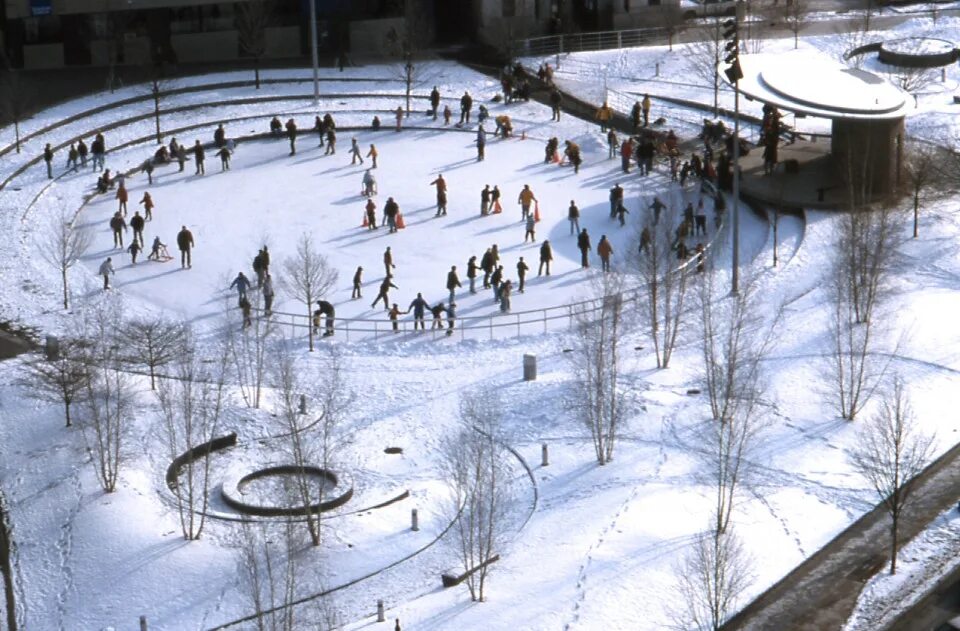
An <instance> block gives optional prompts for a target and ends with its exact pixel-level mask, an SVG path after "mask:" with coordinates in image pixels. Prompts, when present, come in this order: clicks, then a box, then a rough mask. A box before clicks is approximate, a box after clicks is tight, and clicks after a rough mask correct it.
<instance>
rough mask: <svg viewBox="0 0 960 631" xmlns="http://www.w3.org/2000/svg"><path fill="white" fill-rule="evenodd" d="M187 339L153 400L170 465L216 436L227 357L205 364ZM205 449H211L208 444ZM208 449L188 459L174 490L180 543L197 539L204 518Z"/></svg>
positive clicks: (208, 469)
mask: <svg viewBox="0 0 960 631" xmlns="http://www.w3.org/2000/svg"><path fill="white" fill-rule="evenodd" d="M191 337H192V336H191V335H190V334H189V333H188V334H187V335H185V341H184V343H183V345H182V351H181V352H180V354H179V355H178V357H177V358H176V361H175V363H174V374H173V375H171V376H170V377H168V378H166V379H163V380H161V382H160V390H159V391H158V392H157V397H158V398H159V400H160V410H161V413H162V414H161V417H162V422H163V434H164V437H165V439H166V444H167V449H168V453H169V457H170V459H171V460H174V459H176V458H177V457H179V456H181V455H182V454H187V453H188V452H191V451H192V450H194V449H195V448H197V447H200V446H201V445H204V444H207V443H209V442H210V441H211V440H213V439H214V438H215V437H216V434H217V431H218V430H219V427H220V417H221V414H222V412H223V406H224V397H225V383H224V376H225V372H226V357H225V356H224V355H223V354H222V353H221V354H220V356H219V357H217V358H214V359H213V360H212V361H210V362H208V361H207V360H205V359H204V358H203V357H201V356H200V355H199V354H198V353H197V350H196V347H195V345H194V343H193V342H192V341H191ZM208 447H209V445H208ZM209 482H210V450H209V448H208V449H207V450H206V451H205V452H204V453H202V454H200V455H199V456H198V457H192V456H191V457H188V458H187V459H186V462H184V463H183V466H182V467H181V469H180V476H179V477H178V478H177V481H176V486H175V487H174V489H173V492H174V496H175V497H176V499H177V512H178V513H179V516H180V528H181V530H182V532H183V537H184V539H187V540H195V539H199V538H200V534H201V533H202V532H203V526H204V521H205V519H206V511H207V505H208V502H209V490H210V483H209Z"/></svg>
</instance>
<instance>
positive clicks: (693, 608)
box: [673, 530, 753, 631]
mask: <svg viewBox="0 0 960 631" xmlns="http://www.w3.org/2000/svg"><path fill="white" fill-rule="evenodd" d="M750 565H751V564H750V559H749V556H748V554H747V551H746V550H745V549H744V547H743V543H742V542H741V541H740V538H739V537H738V536H737V535H736V533H735V532H733V530H728V531H727V532H725V533H722V534H721V533H717V532H715V531H713V530H708V531H706V532H702V533H700V534H699V535H697V537H696V539H695V540H694V544H693V548H692V549H691V550H690V551H689V552H688V554H687V555H686V556H685V557H684V559H683V560H682V561H681V562H680V563H679V564H678V565H677V567H676V568H675V570H674V575H675V576H676V585H675V587H674V589H675V591H676V595H677V600H678V601H679V603H680V607H681V609H679V610H678V611H676V612H674V614H673V617H674V618H675V623H676V628H677V629H681V630H683V631H691V630H693V631H720V629H721V628H722V627H723V624H724V622H726V621H727V619H728V618H729V617H730V616H731V615H732V614H733V613H735V612H736V609H737V604H738V602H739V600H740V599H741V598H742V597H743V594H744V592H745V591H746V590H747V588H748V587H749V586H750V583H752V582H753V576H752V572H751V569H750Z"/></svg>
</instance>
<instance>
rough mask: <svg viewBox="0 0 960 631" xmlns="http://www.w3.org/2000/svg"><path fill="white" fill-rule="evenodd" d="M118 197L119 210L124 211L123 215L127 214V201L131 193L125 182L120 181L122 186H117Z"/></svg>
mask: <svg viewBox="0 0 960 631" xmlns="http://www.w3.org/2000/svg"><path fill="white" fill-rule="evenodd" d="M115 197H116V199H117V202H118V204H117V210H118V211H119V212H122V213H123V216H124V217H126V216H127V201H128V200H129V199H130V194H129V193H127V187H126V185H125V184H124V183H123V182H120V186H118V187H117V194H116V195H115Z"/></svg>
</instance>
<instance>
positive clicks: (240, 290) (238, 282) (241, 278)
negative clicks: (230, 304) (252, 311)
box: [230, 272, 250, 301]
mask: <svg viewBox="0 0 960 631" xmlns="http://www.w3.org/2000/svg"><path fill="white" fill-rule="evenodd" d="M234 287H236V289H237V300H239V301H242V300H244V299H245V298H246V297H247V290H248V289H250V279H249V278H247V276H246V274H244V273H243V272H238V273H237V277H236V278H234V279H233V282H232V283H230V289H233V288H234Z"/></svg>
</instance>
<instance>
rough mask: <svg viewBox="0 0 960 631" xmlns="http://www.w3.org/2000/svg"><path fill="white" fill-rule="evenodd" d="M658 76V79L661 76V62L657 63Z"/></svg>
mask: <svg viewBox="0 0 960 631" xmlns="http://www.w3.org/2000/svg"><path fill="white" fill-rule="evenodd" d="M656 76H658V77H659V76H660V62H659V61H658V62H657V74H656Z"/></svg>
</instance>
